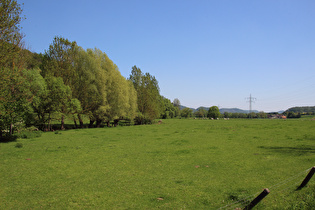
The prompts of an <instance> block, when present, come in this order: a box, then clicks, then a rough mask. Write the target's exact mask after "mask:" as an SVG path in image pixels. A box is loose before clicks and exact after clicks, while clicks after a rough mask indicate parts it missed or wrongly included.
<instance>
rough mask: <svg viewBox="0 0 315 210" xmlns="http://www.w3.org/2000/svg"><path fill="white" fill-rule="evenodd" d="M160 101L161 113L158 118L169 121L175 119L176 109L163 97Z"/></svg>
mask: <svg viewBox="0 0 315 210" xmlns="http://www.w3.org/2000/svg"><path fill="white" fill-rule="evenodd" d="M161 101H162V112H161V116H160V118H162V119H169V118H174V117H176V114H177V113H176V110H177V107H175V106H174V105H173V104H172V103H171V101H170V100H169V99H167V98H165V97H163V96H162V97H161Z"/></svg>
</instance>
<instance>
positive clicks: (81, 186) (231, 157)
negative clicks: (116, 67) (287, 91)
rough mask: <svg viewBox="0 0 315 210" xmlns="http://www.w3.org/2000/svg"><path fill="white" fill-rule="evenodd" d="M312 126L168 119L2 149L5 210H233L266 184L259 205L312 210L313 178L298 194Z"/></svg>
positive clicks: (312, 149)
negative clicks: (160, 122)
mask: <svg viewBox="0 0 315 210" xmlns="http://www.w3.org/2000/svg"><path fill="white" fill-rule="evenodd" d="M314 128H315V121H313V120H310V119H294V120H269V119H264V120H259V119H255V120H244V119H233V120H232V119H231V120H218V121H216V120H193V119H187V120H184V119H172V120H163V123H162V124H154V125H144V126H124V127H116V128H95V129H77V130H67V131H58V132H47V133H43V135H42V136H41V137H39V138H34V139H18V140H17V141H16V142H9V143H1V144H0V173H1V182H0V209H40V208H42V209H158V208H162V209H185V208H186V209H219V208H221V207H224V208H222V209H234V208H237V207H242V205H244V201H247V200H251V199H253V198H254V197H255V195H257V193H260V192H261V191H262V190H263V189H264V188H269V189H270V191H271V193H270V194H269V195H268V196H267V197H266V198H265V199H264V200H263V201H262V202H261V203H259V204H258V205H257V207H256V208H257V209H314V206H315V203H314V197H315V177H313V178H312V179H311V181H310V182H309V184H308V185H307V187H305V188H303V189H302V190H299V191H295V189H296V188H297V186H298V185H299V184H300V183H301V181H302V180H303V179H304V177H305V176H306V175H307V172H308V171H307V169H309V168H310V167H312V166H314V165H315V129H314ZM243 198H245V200H244V201H240V200H242V199H243ZM239 201H240V202H239ZM233 203H234V204H233Z"/></svg>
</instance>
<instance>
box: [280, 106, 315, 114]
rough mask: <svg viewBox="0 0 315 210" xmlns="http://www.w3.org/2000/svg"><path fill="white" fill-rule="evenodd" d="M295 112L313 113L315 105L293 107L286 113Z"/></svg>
mask: <svg viewBox="0 0 315 210" xmlns="http://www.w3.org/2000/svg"><path fill="white" fill-rule="evenodd" d="M289 112H294V113H296V114H297V113H305V114H310V115H311V114H313V113H315V106H302V107H292V108H290V109H288V110H286V111H285V113H289Z"/></svg>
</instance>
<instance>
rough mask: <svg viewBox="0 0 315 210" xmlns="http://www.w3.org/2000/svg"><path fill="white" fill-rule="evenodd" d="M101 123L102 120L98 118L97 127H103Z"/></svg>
mask: <svg viewBox="0 0 315 210" xmlns="http://www.w3.org/2000/svg"><path fill="white" fill-rule="evenodd" d="M101 123H102V120H100V119H97V120H96V127H97V128H99V127H101Z"/></svg>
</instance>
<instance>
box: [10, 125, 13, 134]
mask: <svg viewBox="0 0 315 210" xmlns="http://www.w3.org/2000/svg"><path fill="white" fill-rule="evenodd" d="M9 133H10V135H13V124H12V123H10V131H9Z"/></svg>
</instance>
